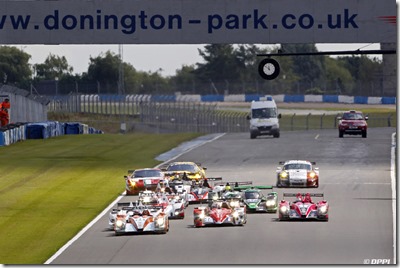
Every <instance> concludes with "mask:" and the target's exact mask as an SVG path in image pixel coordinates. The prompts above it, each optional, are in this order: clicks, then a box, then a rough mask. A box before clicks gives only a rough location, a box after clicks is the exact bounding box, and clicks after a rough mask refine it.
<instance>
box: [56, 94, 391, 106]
mask: <svg viewBox="0 0 400 268" xmlns="http://www.w3.org/2000/svg"><path fill="white" fill-rule="evenodd" d="M266 96H271V95H264V94H235V95H196V94H189V95H181V94H175V95H140V94H137V95H136V94H135V95H110V94H99V95H96V94H94V95H80V98H79V101H80V102H81V103H95V102H99V101H100V102H110V101H112V102H123V101H127V102H251V101H258V100H260V99H264V98H265V97H266ZM68 97H70V96H68ZM272 98H273V99H274V100H275V101H276V102H277V103H279V102H324V103H347V104H396V97H366V96H346V95H285V94H280V95H272ZM58 101H65V102H66V100H63V99H62V98H61V99H59V100H58ZM56 110H57V109H56Z"/></svg>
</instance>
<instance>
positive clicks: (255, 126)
mask: <svg viewBox="0 0 400 268" xmlns="http://www.w3.org/2000/svg"><path fill="white" fill-rule="evenodd" d="M279 118H281V114H278V108H277V107H276V103H275V100H274V99H273V98H272V96H267V97H266V98H265V100H260V101H252V102H251V107H250V115H248V116H247V119H248V120H250V139H255V138H257V136H262V135H270V136H274V138H279V136H280V133H279Z"/></svg>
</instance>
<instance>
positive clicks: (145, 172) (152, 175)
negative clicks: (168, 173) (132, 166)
mask: <svg viewBox="0 0 400 268" xmlns="http://www.w3.org/2000/svg"><path fill="white" fill-rule="evenodd" d="M128 174H130V175H128V176H124V178H125V185H126V186H125V189H126V195H137V194H138V193H139V192H140V191H143V190H155V188H156V187H157V184H158V183H159V181H160V180H162V179H164V173H163V172H162V171H161V169H158V168H143V169H136V170H128Z"/></svg>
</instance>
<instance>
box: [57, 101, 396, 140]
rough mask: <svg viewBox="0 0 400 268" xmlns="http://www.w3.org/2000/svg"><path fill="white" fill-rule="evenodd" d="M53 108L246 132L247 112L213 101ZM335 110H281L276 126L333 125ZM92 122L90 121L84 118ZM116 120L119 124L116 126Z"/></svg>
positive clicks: (188, 128) (122, 120) (151, 128)
mask: <svg viewBox="0 0 400 268" xmlns="http://www.w3.org/2000/svg"><path fill="white" fill-rule="evenodd" d="M54 105H55V106H53V108H54V109H53V111H58V112H60V111H61V112H66V113H85V114H96V115H104V116H107V118H105V119H103V121H102V123H104V122H105V121H104V120H106V121H107V124H115V128H116V129H118V128H119V127H120V129H121V131H122V132H125V131H128V132H129V131H135V130H140V131H148V132H157V133H162V132H201V133H221V132H248V130H249V122H248V120H247V119H246V115H247V114H248V113H247V112H243V111H230V110H219V109H218V106H217V103H214V102H192V101H186V102H183V101H181V102H177V101H169V102H166V101H164V102H159V101H143V98H129V97H124V98H123V97H121V96H114V98H108V99H106V98H100V97H99V96H96V95H92V97H82V96H72V97H70V98H69V99H68V100H67V101H60V102H58V103H57V105H56V104H54ZM338 116H339V114H322V115H321V114H312V113H309V114H306V115H297V114H283V115H282V118H281V119H280V127H281V130H283V131H293V130H310V129H334V128H336V127H337V117H338ZM87 123H89V124H90V125H95V123H94V122H90V121H89V122H87ZM118 124H120V126H118ZM368 124H369V126H370V127H391V126H393V127H394V126H395V125H396V114H395V112H394V113H393V114H392V113H387V114H369V121H368Z"/></svg>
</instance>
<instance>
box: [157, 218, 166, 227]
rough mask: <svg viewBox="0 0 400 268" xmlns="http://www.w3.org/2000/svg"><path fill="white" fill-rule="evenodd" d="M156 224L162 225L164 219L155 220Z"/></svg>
mask: <svg viewBox="0 0 400 268" xmlns="http://www.w3.org/2000/svg"><path fill="white" fill-rule="evenodd" d="M157 224H158V225H160V226H162V225H164V218H162V217H160V218H158V219H157Z"/></svg>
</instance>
